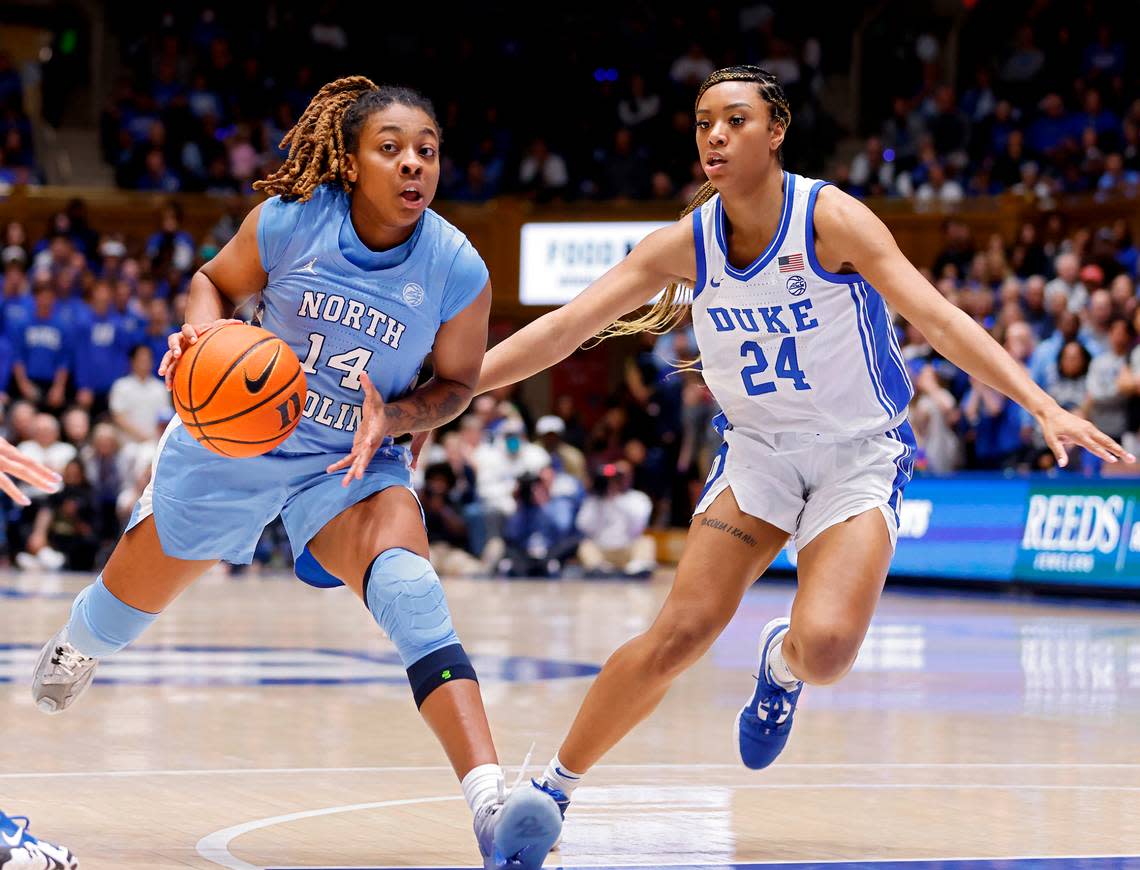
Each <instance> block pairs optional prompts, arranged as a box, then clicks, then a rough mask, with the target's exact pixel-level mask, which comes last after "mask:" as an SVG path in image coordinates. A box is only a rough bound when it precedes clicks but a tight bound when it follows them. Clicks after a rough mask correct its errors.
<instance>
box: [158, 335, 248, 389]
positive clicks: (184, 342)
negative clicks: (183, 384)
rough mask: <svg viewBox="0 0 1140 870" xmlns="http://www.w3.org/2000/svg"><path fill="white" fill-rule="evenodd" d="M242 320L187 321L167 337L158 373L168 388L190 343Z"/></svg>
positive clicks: (171, 384) (172, 382)
mask: <svg viewBox="0 0 1140 870" xmlns="http://www.w3.org/2000/svg"><path fill="white" fill-rule="evenodd" d="M241 322H242V321H240V320H234V319H233V318H221V319H220V320H215V321H213V322H212V323H185V324H183V325H182V328H181V329H180V330H178V332H175V333H172V334H171V335H170V337H169V338H167V339H166V347H167V351H166V353H164V354H163V355H162V362H161V363H159V365H158V375H159V377H161V378H163V379H164V380H165V381H166V389H168V390H169V389H170V388H171V387H172V386H173V385H174V367H175V366H176V365H178V360H180V359H181V358H182V354H184V353H185V352H186V350H187V348H189V347H190V345H192V344H197V343H198V339H199V338H201V337H202V336H203V335H205V334H206V333H207V332H209V331H210V330H211V329H214V328H215V327H218V326H223V325H225V324H227V323H241Z"/></svg>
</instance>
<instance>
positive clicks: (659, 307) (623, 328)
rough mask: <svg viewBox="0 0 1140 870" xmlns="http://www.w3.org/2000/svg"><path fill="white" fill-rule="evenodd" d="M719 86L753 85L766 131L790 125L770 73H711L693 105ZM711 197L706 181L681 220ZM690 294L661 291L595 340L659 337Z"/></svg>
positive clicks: (688, 365)
mask: <svg viewBox="0 0 1140 870" xmlns="http://www.w3.org/2000/svg"><path fill="white" fill-rule="evenodd" d="M722 82H755V83H756V85H757V88H758V90H759V92H760V96H761V97H762V98H763V99H764V102H766V103H767V104H768V107H769V110H770V114H769V120H768V129H772V128H773V127H774V126H775V125H776V124H783V125H784V129H785V130H787V129H788V127H789V126H790V125H791V123H792V110H791V109H790V108H789V107H788V98H787V97H786V96H785V95H784V89H783V88H782V87H781V86H780V82H779V80H778V79H777V78H776V77H775V76H774V75H772V73H770V72H768V70H766V69H763V68H762V67H758V66H753V65H751V64H742V65H739V66H728V67H725V68H724V69H718V70H717V71H716V72H713V73H711V74H710V75H709V77H708V78H706V79H705V80H704V82H702V83H701V86H700V88H699V89H698V90H697V100H696V105H697V106H699V105H700V103H701V97H703V96H704V95H705V91H707V90H708V89H709V88H711V87H713V86H714V85H719V84H721V83H722ZM776 158H777V159H778V160H779V161H780V164H781V165H783V162H784V153H783V145H782V144H781V146H780V149H779V150H778V151H777V152H776ZM715 195H716V187H715V186H714V185H713V183H712V182H711V181H706V182H705V183H704V184H702V185H701V186H700V187H699V188H697V192H696V193H695V194H693V198H692V199H691V200H689V204H688V205H686V206H685V209H684V211H682V212H681V217H682V218H684V217H687V216H688V215H690V214H692V213H693V212H694V211H696V210H697V209H698V208H700V207H701V206H702V205H704V204H705V203H706V202H708V201H709V200H710V199H712V198H713V196H715ZM692 292H693V291H692V288H691V287H686V286H684V285H683V284H670V285H669V286H668V287H666V288H665V292H664V293H662V294H661V298H660V299H658V300H657V301H656V302H655V303H653V307H652V308H650V309H649V310H648V311H647V312H646V313H645V314H643V315H641V316H640V317H634V318H632V319H630V320H619V321H617V322H616V323H612V324H610V325H609V326H607V327H606V328H605V329H604V330H602V332H601V333H600V334H599V335H598V338H599V339H605V338H611V337H613V336H615V335H636V334H637V333H640V332H648V333H651V334H653V335H662V334H663V333H666V332H668V331H669V330H670V329H672V328H673V327H674V326H676V325H677V323H678V322H679V321H680V320H681V319H682V318H683V317H684V316H685V312H686V311H688V309H689V306H690V305H691V304H692V301H693V300H692ZM697 364H698V361H697V360H691V361H689V362H685V363H680V364H678V368H681V369H694V368H696V367H697Z"/></svg>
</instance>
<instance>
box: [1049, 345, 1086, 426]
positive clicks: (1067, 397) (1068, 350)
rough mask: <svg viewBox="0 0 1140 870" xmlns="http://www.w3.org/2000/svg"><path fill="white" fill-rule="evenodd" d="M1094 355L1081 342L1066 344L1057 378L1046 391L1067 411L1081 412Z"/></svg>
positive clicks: (1058, 361)
mask: <svg viewBox="0 0 1140 870" xmlns="http://www.w3.org/2000/svg"><path fill="white" fill-rule="evenodd" d="M1091 362H1092V355H1091V354H1090V353H1089V351H1088V348H1086V347H1085V346H1084V345H1083V344H1082V343H1081V342H1079V341H1076V340H1075V339H1071V340H1068V341H1066V342H1065V344H1064V346H1063V347H1062V348H1061V352H1060V354H1059V355H1058V357H1057V376H1056V377H1055V378H1054V379H1053V380H1052V381H1051V382H1050V383H1048V384H1046V385H1045V391H1046V392H1047V393H1048V394H1049V395H1050V396H1052V397H1053V398H1054V399H1055V400H1056V401H1057V404H1059V405H1060V406H1061V407H1062V408H1064V409H1065V410H1066V411H1074V412H1076V411H1080V410H1081V408H1083V407H1084V403H1085V397H1086V396H1087V395H1088V374H1089V365H1090V363H1091Z"/></svg>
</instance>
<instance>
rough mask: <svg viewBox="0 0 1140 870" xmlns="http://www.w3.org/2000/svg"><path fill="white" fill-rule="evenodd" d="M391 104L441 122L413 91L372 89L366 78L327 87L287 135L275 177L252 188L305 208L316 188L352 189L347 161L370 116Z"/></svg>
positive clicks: (424, 99)
mask: <svg viewBox="0 0 1140 870" xmlns="http://www.w3.org/2000/svg"><path fill="white" fill-rule="evenodd" d="M393 104H398V105H401V106H409V107H411V108H414V109H420V110H422V111H423V112H424V114H426V115H427V116H428V117H429V118H431V120H432V123H433V124H435V127H436V129H437V130H438V129H439V121H438V119H437V118H436V115H435V108H434V107H433V106H432V104H431V101H430V100H429V99H428V98H427V97H425V96H424V95H423V94H421V93H419V92H418V91H414V90H412V89H411V88H404V87H393V86H390V85H385V86H383V87H381V86H378V85H376V84H375V83H373V81H372V80H371V79H369V78H366V77H365V76H346V77H344V78H340V79H337V80H336V81H334V82H329V83H328V84H327V85H325V86H324V87H323V88H321V89H320V90H319V91H317V95H316V96H315V97H313V99H312V100H311V101H310V102H309V105H308V107H307V108H306V109H305V111H304V112H303V113H302V114H301V118H300V120H298V121H297V123H296V124H294V125H293V128H292V129H291V130H290V131H289V132H288V133H286V134H285V136H284V138H283V139H282V140H281V144H280V146H279V147H281V148H286V147H288V149H289V156H288V157H287V158H285V162H284V163H282V164H281V166H280V168H278V169H277V171H276V172H274V173H272V174H271V175H270V176H269V177H268V178H266V179H265V180H263V181H255V182H254V183H253V188H254V190H263V191H265V192H266V193H267V194H269V195H270V196H273V195H275V194H280V195H281V197H282V198H283V199H286V200H300V201H301V202H307V201H308V199H309V198H310V197H311V196H312V195H313V191H314V190H316V189H317V188H318V187H319V186H320V185H322V184H326V183H329V182H339V184H340V186H341V187H342V188H344V190H345V191H351V189H352V188H351V185H350V184H349V182H348V179H347V178H346V177H345V173H346V172H347V170H348V161H347V159H346V157H347V156H348V155H349V154H352V153H353V152H355V151H356V149H357V147H358V146H359V144H360V131H361V130H362V129H363V128H364V122H365V121H367V120H368V118H369V117H370V116H371V115H372V113H373V112H379V111H381V110H383V109H386V108H388V106H391V105H393Z"/></svg>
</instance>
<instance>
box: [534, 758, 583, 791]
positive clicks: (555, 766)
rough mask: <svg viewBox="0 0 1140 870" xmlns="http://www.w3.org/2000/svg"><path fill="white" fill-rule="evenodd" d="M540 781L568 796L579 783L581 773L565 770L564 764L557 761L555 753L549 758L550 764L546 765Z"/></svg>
mask: <svg viewBox="0 0 1140 870" xmlns="http://www.w3.org/2000/svg"><path fill="white" fill-rule="evenodd" d="M542 781H543V782H545V783H546V784H547V785H551V786H554V788H556V789H558V790H559V791H561V792H562V793H563V794H564V795H566V797H570V794H571V793H572V792H573V791H574V789H576V788H577V787H578V786H579V785H580V784H581V782H582V774H580V773H574V772H573V771H572V770H567V769H566V765H564V764H563V763H562V762H561V761H559V760H558V756H557V755H555V756H554V757H553V758H552V759H550V764H548V765H546V770H545V771H543V774H542Z"/></svg>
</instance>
